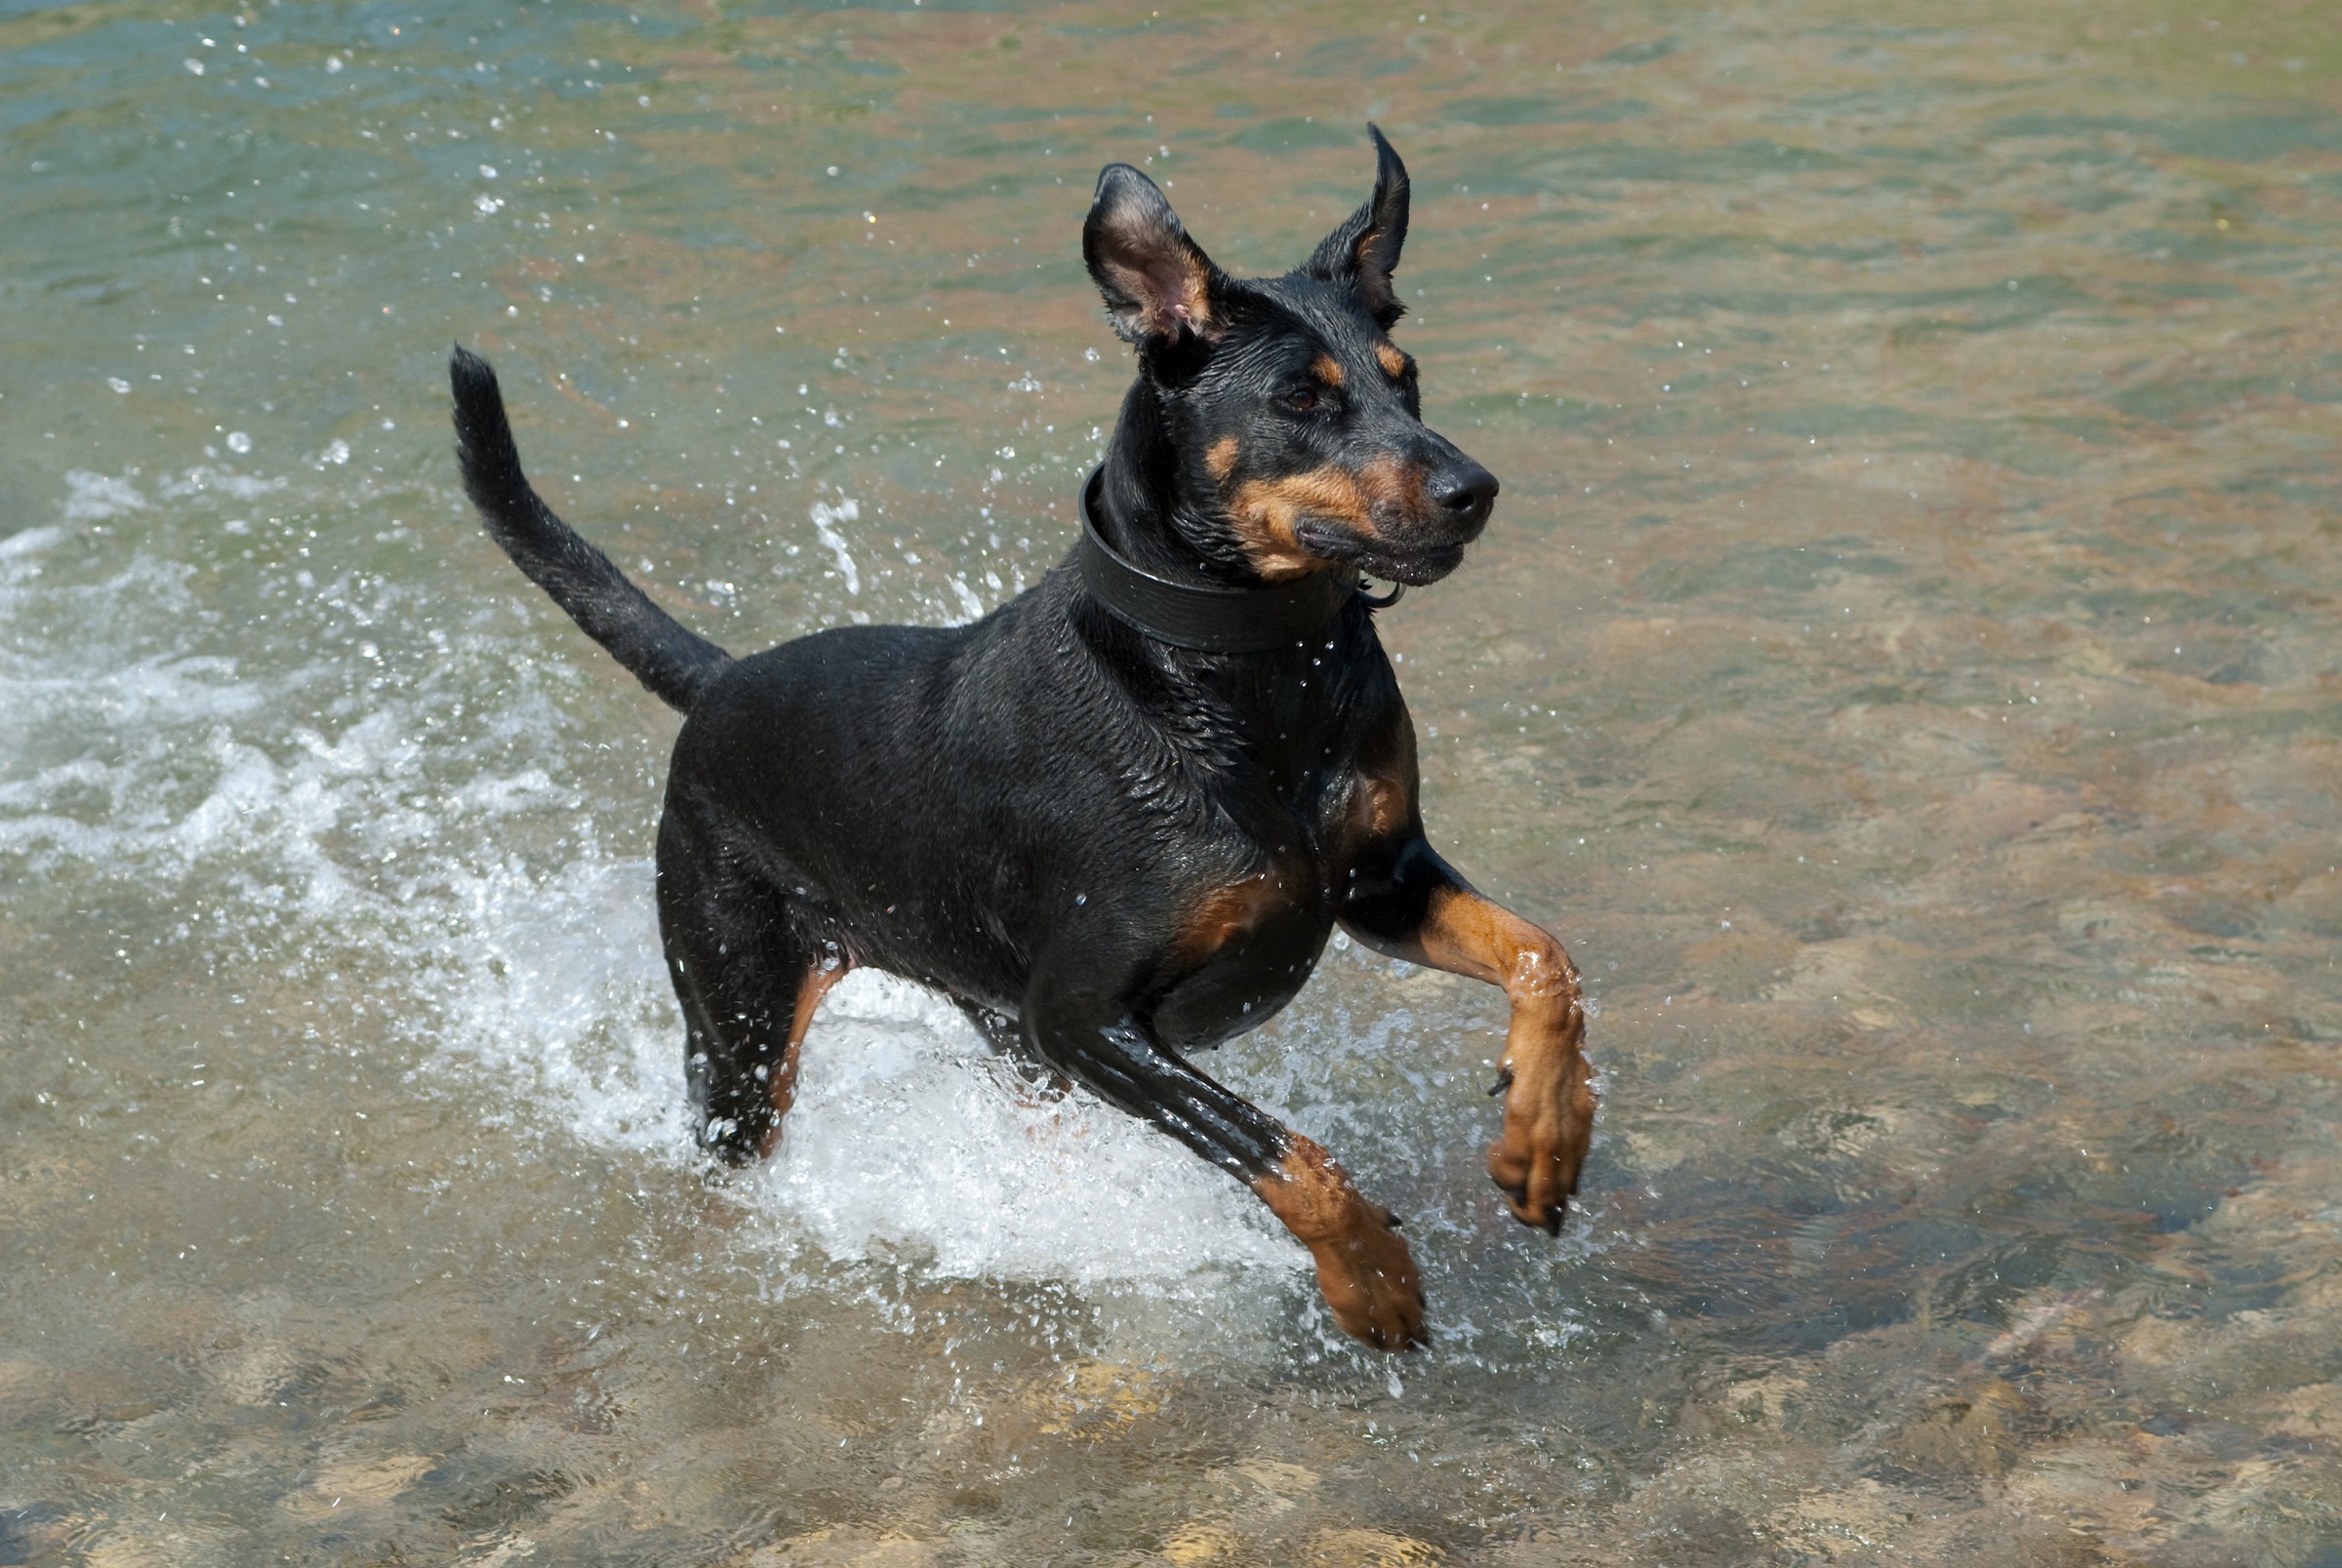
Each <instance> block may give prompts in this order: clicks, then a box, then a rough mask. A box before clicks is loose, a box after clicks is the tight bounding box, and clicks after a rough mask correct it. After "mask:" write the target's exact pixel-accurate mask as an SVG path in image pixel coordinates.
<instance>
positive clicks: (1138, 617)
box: [1073, 468, 1396, 654]
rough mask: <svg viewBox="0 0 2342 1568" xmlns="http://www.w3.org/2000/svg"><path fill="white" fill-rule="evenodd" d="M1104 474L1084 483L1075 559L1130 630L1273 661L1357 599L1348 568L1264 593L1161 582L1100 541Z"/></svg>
mask: <svg viewBox="0 0 2342 1568" xmlns="http://www.w3.org/2000/svg"><path fill="white" fill-rule="evenodd" d="M1105 472H1106V470H1105V469H1103V468H1093V469H1091V470H1090V474H1089V477H1088V478H1086V479H1084V480H1083V481H1082V482H1081V497H1080V501H1079V502H1078V503H1077V505H1078V508H1079V510H1080V512H1081V543H1078V544H1076V545H1075V546H1074V547H1073V553H1074V556H1075V558H1076V560H1077V561H1078V562H1079V564H1080V567H1081V585H1082V586H1083V587H1085V588H1087V589H1088V590H1089V594H1090V597H1091V598H1093V599H1096V600H1097V601H1098V602H1099V603H1100V604H1101V605H1104V606H1105V607H1106V610H1107V612H1108V613H1109V614H1110V615H1111V616H1112V617H1113V618H1114V619H1115V620H1117V621H1119V622H1121V623H1123V624H1124V625H1127V626H1130V627H1132V628H1134V629H1136V630H1139V631H1143V632H1145V633H1146V634H1147V635H1148V636H1150V637H1152V638H1155V639H1156V640H1157V641H1160V642H1167V643H1170V644H1172V645H1173V646H1175V647H1180V648H1192V649H1195V650H1197V651H1198V652H1201V653H1213V654H1258V653H1267V652H1268V651H1269V650H1271V649H1272V648H1290V647H1293V646H1295V645H1296V644H1298V643H1302V642H1305V641H1307V640H1308V639H1309V638H1310V637H1311V636H1312V634H1314V633H1316V632H1319V631H1322V630H1324V629H1325V627H1326V626H1327V625H1328V624H1329V623H1331V622H1332V621H1333V619H1334V617H1336V616H1338V615H1340V614H1341V613H1342V607H1343V606H1344V605H1346V604H1348V603H1349V602H1350V599H1351V596H1352V595H1353V594H1355V593H1357V592H1358V574H1357V573H1356V572H1355V571H1353V570H1351V569H1349V568H1343V569H1341V570H1338V571H1331V572H1312V573H1311V574H1310V575H1309V576H1308V577H1304V578H1296V579H1294V580H1293V581H1292V582H1290V583H1272V584H1270V585H1269V586H1267V587H1259V588H1222V587H1208V586H1205V585H1203V584H1201V583H1178V582H1174V581H1173V580H1171V579H1170V578H1165V577H1156V576H1155V575H1154V574H1153V573H1151V572H1150V571H1147V570H1146V569H1145V568H1143V567H1140V566H1137V565H1134V564H1132V563H1131V562H1129V561H1127V560H1124V559H1123V558H1122V556H1121V555H1119V554H1117V553H1116V552H1115V550H1114V547H1113V546H1112V545H1110V544H1109V543H1107V542H1106V541H1105V540H1104V539H1102V538H1100V537H1099V534H1098V524H1097V522H1096V521H1095V520H1094V519H1093V518H1092V517H1091V515H1090V498H1091V497H1092V496H1093V495H1094V494H1096V493H1097V491H1098V488H1099V485H1100V481H1101V479H1102V477H1103V475H1104V474H1105ZM1360 597H1364V595H1360ZM1392 597H1393V598H1395V597H1396V595H1395V594H1393V596H1392ZM1366 602H1367V603H1369V604H1378V603H1380V604H1388V603H1389V602H1391V601H1390V600H1389V599H1383V600H1376V599H1367V601H1366Z"/></svg>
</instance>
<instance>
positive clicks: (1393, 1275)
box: [1252, 1133, 1424, 1350]
mask: <svg viewBox="0 0 2342 1568" xmlns="http://www.w3.org/2000/svg"><path fill="white" fill-rule="evenodd" d="M1289 1137H1290V1143H1289V1144H1288V1146H1287V1152H1286V1154H1285V1157H1284V1159H1283V1160H1282V1161H1280V1162H1279V1163H1278V1165H1277V1168H1276V1169H1275V1170H1274V1171H1272V1172H1271V1173H1269V1174H1267V1175H1264V1176H1261V1177H1258V1178H1256V1179H1255V1180H1254V1181H1253V1183H1252V1189H1253V1191H1255V1192H1257V1193H1259V1194H1260V1198H1261V1201H1262V1202H1263V1203H1266V1204H1267V1205H1269V1212H1270V1213H1272V1214H1273V1215H1275V1216H1276V1217H1277V1219H1278V1220H1280V1221H1282V1222H1283V1223H1284V1226H1285V1228H1286V1229H1287V1230H1290V1231H1292V1232H1293V1235H1294V1238H1295V1239H1296V1240H1298V1241H1300V1242H1301V1243H1302V1245H1304V1246H1306V1247H1308V1248H1309V1249H1310V1258H1311V1261H1312V1262H1313V1263H1315V1264H1316V1266H1317V1288H1318V1290H1319V1291H1321V1292H1322V1293H1323V1294H1324V1296H1325V1305H1326V1306H1327V1307H1328V1308H1330V1309H1331V1310H1332V1312H1333V1314H1334V1321H1336V1322H1337V1323H1340V1324H1341V1325H1342V1327H1343V1330H1344V1331H1345V1332H1346V1333H1348V1334H1350V1335H1352V1336H1353V1337H1354V1338H1356V1339H1360V1340H1364V1341H1365V1342H1366V1343H1367V1344H1369V1345H1371V1346H1374V1347H1377V1348H1378V1349H1385V1350H1404V1349H1409V1348H1412V1347H1415V1346H1417V1345H1420V1344H1422V1343H1423V1338H1424V1335H1423V1285H1422V1281H1421V1279H1420V1276H1418V1275H1417V1273H1416V1271H1415V1260H1414V1259H1413V1258H1412V1257H1411V1256H1409V1254H1408V1252H1407V1244H1406V1242H1405V1241H1403V1240H1401V1239H1400V1237H1399V1234H1398V1232H1397V1230H1395V1229H1394V1228H1393V1220H1392V1217H1391V1211H1390V1210H1388V1209H1386V1208H1383V1207H1382V1206H1381V1205H1380V1204H1375V1203H1369V1202H1367V1201H1366V1199H1365V1198H1363V1197H1361V1196H1359V1194H1358V1189H1357V1188H1356V1187H1355V1186H1352V1185H1351V1181H1350V1178H1349V1177H1348V1176H1347V1175H1345V1174H1344V1173H1343V1170H1342V1167H1341V1166H1339V1165H1336V1164H1335V1163H1334V1161H1333V1156H1332V1155H1330V1154H1328V1153H1326V1151H1325V1149H1324V1148H1323V1147H1322V1146H1319V1145H1317V1144H1315V1143H1313V1142H1312V1141H1311V1140H1309V1139H1307V1138H1304V1137H1302V1136H1301V1135H1300V1134H1298V1133H1295V1134H1291V1135H1289Z"/></svg>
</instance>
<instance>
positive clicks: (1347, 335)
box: [1081, 126, 1496, 583]
mask: <svg viewBox="0 0 2342 1568" xmlns="http://www.w3.org/2000/svg"><path fill="white" fill-rule="evenodd" d="M1367 130H1368V132H1369V134H1370V135H1372V136H1373V138H1374V146H1375V151H1376V153H1377V154H1378V156H1379V168H1378V169H1377V171H1376V176H1375V182H1374V194H1373V195H1372V196H1370V197H1369V198H1367V201H1366V204H1365V205H1364V206H1362V207H1360V208H1359V209H1358V210H1357V211H1356V212H1355V213H1353V214H1352V215H1351V216H1350V218H1349V219H1348V220H1347V221H1345V222H1343V223H1342V224H1341V226H1339V227H1337V228H1336V229H1335V230H1334V231H1333V232H1332V233H1331V234H1328V235H1327V236H1326V237H1325V240H1324V242H1323V243H1322V244H1320V245H1319V246H1318V247H1317V249H1316V250H1315V251H1314V252H1313V253H1312V255H1311V257H1310V259H1309V260H1308V261H1304V262H1303V263H1302V264H1301V265H1300V266H1298V267H1296V268H1295V269H1294V270H1292V271H1291V272H1288V273H1286V274H1285V275H1284V276H1283V277H1279V278H1232V277H1231V276H1229V275H1228V274H1227V273H1225V272H1223V271H1221V270H1220V269H1219V268H1218V267H1217V266H1214V265H1213V264H1212V261H1211V258H1209V257H1207V256H1205V255H1204V254H1203V251H1202V249H1201V248H1200V247H1198V246H1197V245H1196V243H1195V242H1194V241H1193V240H1191V239H1190V238H1189V237H1188V233H1187V230H1186V229H1185V228H1184V227H1183V226H1182V225H1181V223H1180V221H1179V216H1178V214H1176V213H1174V212H1172V210H1171V204H1170V203H1169V202H1168V201H1166V200H1164V199H1163V193H1162V192H1161V191H1160V190H1158V189H1156V188H1155V185H1154V181H1151V180H1149V179H1148V178H1147V177H1146V176H1145V175H1143V174H1141V173H1139V171H1138V170H1136V169H1133V168H1132V167H1131V166H1130V165H1128V164H1126V163H1116V164H1110V165H1108V166H1107V168H1106V170H1105V172H1104V173H1102V174H1101V175H1100V176H1099V177H1098V194H1097V196H1096V198H1095V199H1094V201H1093V202H1092V204H1091V207H1090V216H1089V220H1088V221H1087V222H1086V223H1084V224H1083V226H1082V234H1081V254H1082V259H1083V260H1084V261H1087V262H1088V263H1089V268H1090V276H1091V277H1092V278H1094V279H1096V280H1097V283H1098V288H1099V292H1100V293H1102V294H1104V295H1105V297H1106V307H1107V311H1108V313H1109V315H1110V317H1111V318H1112V321H1113V325H1114V330H1115V332H1117V333H1119V334H1120V335H1121V336H1122V338H1123V339H1124V340H1126V341H1127V342H1131V343H1132V344H1134V345H1136V347H1137V348H1138V351H1139V372H1140V374H1141V375H1142V376H1143V377H1145V378H1146V380H1147V382H1149V383H1150V384H1151V387H1152V388H1153V390H1154V392H1155V393H1156V399H1155V400H1156V402H1157V403H1158V405H1159V406H1160V408H1161V409H1162V412H1163V418H1164V419H1165V421H1166V422H1168V424H1169V426H1170V427H1169V429H1168V430H1167V431H1166V432H1165V433H1166V434H1167V435H1168V437H1169V444H1170V446H1171V448H1172V451H1173V453H1174V454H1175V463H1176V469H1177V476H1176V480H1175V483H1176V486H1177V489H1178V492H1179V494H1178V496H1177V498H1176V504H1175V505H1174V507H1173V515H1174V519H1175V521H1176V523H1177V525H1178V526H1179V528H1180V529H1181V531H1182V532H1183V533H1184V534H1187V535H1188V536H1189V537H1190V540H1191V543H1194V544H1195V545H1196V546H1197V547H1198V548H1199V549H1201V550H1202V551H1203V552H1204V553H1205V554H1206V555H1207V556H1210V557H1212V558H1215V559H1219V560H1222V561H1224V562H1227V563H1229V564H1232V565H1233V564H1236V563H1239V562H1240V563H1241V564H1243V565H1245V566H1248V567H1249V568H1250V569H1251V570H1252V571H1253V572H1255V573H1257V574H1258V575H1259V576H1260V577H1262V578H1264V579H1266V580H1268V581H1271V582H1277V581H1281V580H1286V579H1291V578H1296V577H1301V576H1304V575H1306V574H1308V573H1311V572H1316V571H1323V570H1326V569H1328V568H1331V567H1336V566H1346V565H1347V566H1355V567H1357V568H1358V569H1360V570H1361V571H1364V572H1366V573H1368V574H1370V575H1372V576H1375V577H1379V578H1384V579H1387V580H1392V581H1395V582H1399V583H1433V582H1436V581H1437V580H1439V579H1440V578H1443V577H1445V576H1446V575H1447V574H1448V573H1450V572H1452V571H1454V570H1455V568H1456V565H1457V563H1458V562H1459V561H1461V560H1462V559H1463V558H1464V546H1465V545H1467V544H1469V543H1472V541H1473V540H1474V539H1476V538H1478V537H1479V533H1480V530H1481V529H1482V528H1483V527H1485V526H1486V525H1487V522H1488V512H1489V508H1490V507H1491V506H1492V505H1493V504H1494V503H1495V501H1496V478H1495V476H1494V475H1493V474H1491V473H1489V471H1488V470H1487V469H1485V468H1483V467H1481V466H1480V465H1479V464H1478V463H1476V462H1473V461H1472V459H1470V458H1468V457H1466V456H1465V455H1464V454H1463V453H1461V452H1459V451H1457V450H1456V448H1455V447H1454V445H1452V444H1451V443H1450V442H1449V441H1448V440H1447V439H1446V438H1445V437H1443V436H1441V435H1439V434H1438V433H1437V432H1435V431H1433V430H1432V429H1430V428H1429V427H1428V426H1426V425H1425V424H1424V422H1423V402H1422V398H1421V396H1420V394H1419V393H1418V392H1417V390H1416V385H1415V361H1414V359H1413V358H1412V357H1410V356H1409V355H1408V354H1407V353H1406V351H1405V350H1403V349H1401V348H1400V347H1399V346H1398V345H1397V344H1396V343H1393V342H1392V341H1391V328H1392V327H1393V325H1394V324H1396V322H1397V321H1398V318H1399V317H1400V315H1402V314H1403V313H1404V312H1405V309H1406V307H1405V306H1404V305H1402V304H1401V303H1399V300H1398V294H1397V291H1396V290H1395V289H1393V287H1392V283H1391V275H1392V273H1393V271H1394V270H1395V269H1396V268H1397V266H1398V249H1399V246H1400V244H1401V243H1402V242H1404V240H1405V239H1406V236H1407V171H1406V168H1405V166H1404V165H1402V164H1401V163H1400V162H1399V161H1398V154H1397V153H1395V152H1393V151H1392V150H1391V143H1390V142H1389V141H1385V140H1384V139H1383V134H1382V133H1381V132H1380V131H1378V130H1375V129H1374V128H1373V127H1371V126H1369V127H1368V128H1367Z"/></svg>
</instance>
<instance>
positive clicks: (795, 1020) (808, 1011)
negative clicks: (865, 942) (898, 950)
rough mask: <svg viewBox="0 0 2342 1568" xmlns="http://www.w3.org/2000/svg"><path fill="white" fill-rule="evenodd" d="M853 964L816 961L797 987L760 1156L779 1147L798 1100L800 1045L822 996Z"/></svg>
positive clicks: (773, 1087)
mask: <svg viewBox="0 0 2342 1568" xmlns="http://www.w3.org/2000/svg"><path fill="white" fill-rule="evenodd" d="M853 967H854V966H853V965H852V964H839V965H838V966H837V967H836V968H834V969H824V968H823V967H822V966H821V965H820V964H815V965H814V966H813V967H812V968H810V969H808V970H806V971H805V980H804V982H803V984H801V985H798V986H797V1006H796V1011H795V1012H793V1013H792V1014H790V1015H789V1020H788V1046H787V1049H786V1050H784V1051H783V1052H782V1053H781V1070H780V1071H778V1072H776V1073H774V1074H773V1081H772V1083H771V1084H770V1085H769V1086H768V1089H769V1093H770V1094H771V1096H772V1102H773V1125H772V1127H771V1129H770V1130H768V1131H767V1132H766V1133H765V1135H764V1138H763V1140H762V1141H761V1142H759V1143H758V1144H757V1146H756V1157H757V1158H758V1159H763V1158H765V1157H767V1156H769V1155H770V1154H771V1153H772V1151H773V1150H774V1149H775V1148H776V1147H778V1146H780V1143H781V1119H782V1118H783V1117H784V1116H787V1114H788V1108H789V1106H793V1105H795V1104H796V1103H797V1048H798V1047H799V1046H802V1045H803V1044H804V1043H805V1031H806V1030H807V1029H809V1028H811V1027H813V1015H814V1012H815V1011H816V1010H817V1009H818V1008H820V1006H821V1005H822V998H823V997H825V996H827V995H828V994H829V987H830V986H832V985H836V984H837V983H838V982H839V981H841V980H843V979H845V978H846V972H847V971H848V970H850V969H852V968H853Z"/></svg>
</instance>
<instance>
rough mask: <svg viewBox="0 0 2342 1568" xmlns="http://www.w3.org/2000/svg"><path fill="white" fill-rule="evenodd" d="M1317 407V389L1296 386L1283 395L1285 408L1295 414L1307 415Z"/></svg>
mask: <svg viewBox="0 0 2342 1568" xmlns="http://www.w3.org/2000/svg"><path fill="white" fill-rule="evenodd" d="M1316 406H1317V388H1315V387H1314V386H1297V387H1295V388H1294V389H1293V390H1292V391H1290V392H1287V393H1286V394H1285V407H1287V408H1289V409H1291V410H1292V411H1293V412H1294V413H1296V414H1307V413H1308V412H1309V411H1310V410H1312V409H1313V408H1315V407H1316Z"/></svg>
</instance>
